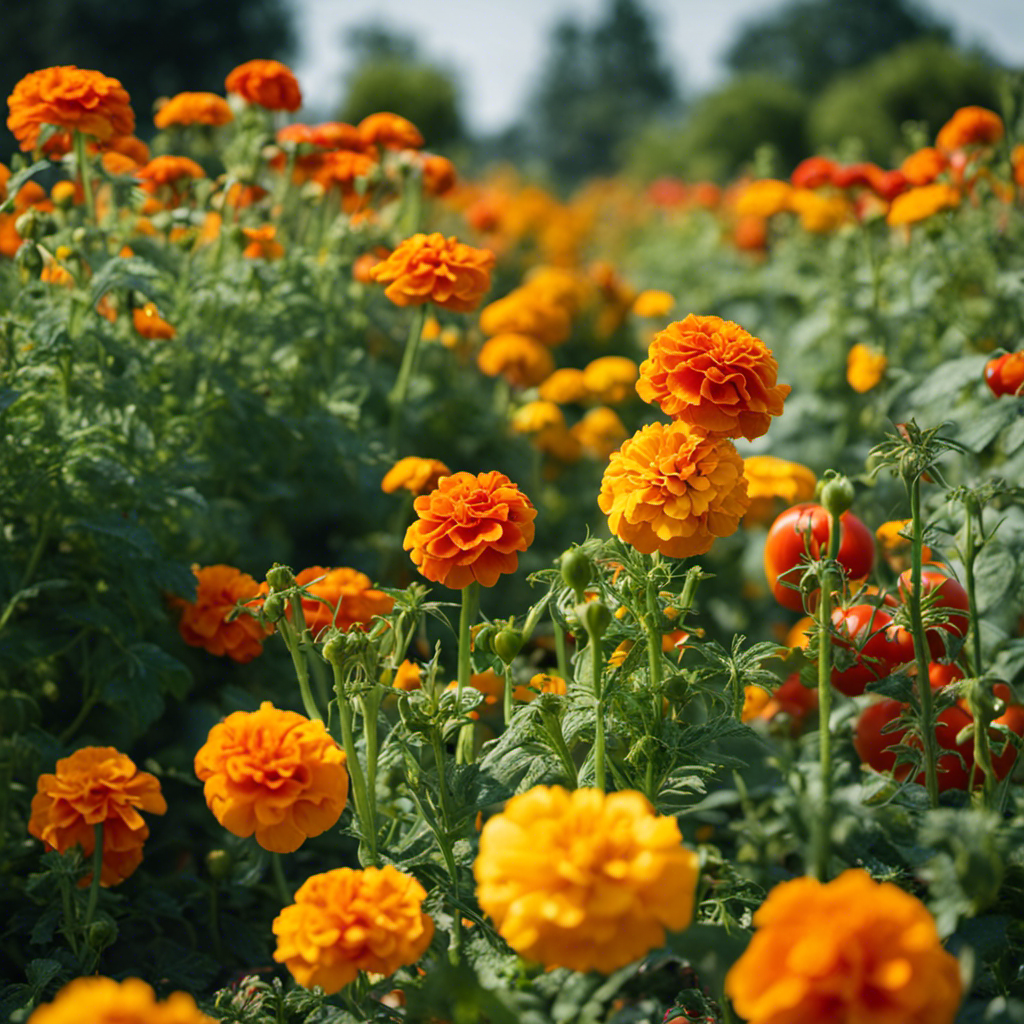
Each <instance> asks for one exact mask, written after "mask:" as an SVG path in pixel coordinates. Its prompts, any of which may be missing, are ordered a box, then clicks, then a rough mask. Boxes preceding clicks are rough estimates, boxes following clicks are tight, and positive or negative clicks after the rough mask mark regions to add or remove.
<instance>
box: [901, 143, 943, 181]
mask: <svg viewBox="0 0 1024 1024" xmlns="http://www.w3.org/2000/svg"><path fill="white" fill-rule="evenodd" d="M947 164H948V161H947V160H946V156H945V154H944V153H943V152H942V151H941V150H938V149H935V148H934V147H932V146H925V147H924V148H923V149H919V150H917V151H916V152H914V153H911V154H910V156H908V157H907V158H906V160H904V161H903V163H901V164H900V170H901V171H902V172H903V177H904V178H906V179H907V181H908V182H909V183H910V184H911V185H930V184H931V183H932V182H933V181H934V180H935V179H936V178H937V177H938V176H939V175H940V174H941V173H942V172H943V171H944V170H945V169H946V166H947Z"/></svg>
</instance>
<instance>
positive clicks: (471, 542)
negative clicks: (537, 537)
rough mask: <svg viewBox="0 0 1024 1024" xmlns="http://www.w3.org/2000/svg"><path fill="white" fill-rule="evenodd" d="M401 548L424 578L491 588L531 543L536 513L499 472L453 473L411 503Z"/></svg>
mask: <svg viewBox="0 0 1024 1024" xmlns="http://www.w3.org/2000/svg"><path fill="white" fill-rule="evenodd" d="M413 507H414V508H415V509H416V514H417V516H418V517H419V518H418V519H417V520H416V522H414V523H412V524H411V525H410V527H409V529H408V530H406V533H405V540H404V541H403V544H402V546H403V547H404V548H405V550H406V551H408V552H409V557H410V558H412V561H413V564H414V565H415V566H416V568H417V569H419V571H420V572H421V573H422V574H423V575H424V576H426V578H427V579H428V580H433V581H434V582H435V583H443V584H444V585H445V586H446V587H451V588H452V590H461V589H462V588H463V587H468V586H469V585H470V583H472V582H474V581H477V582H479V583H481V584H483V586H485V587H493V586H494V584H495V583H497V582H498V577H499V576H501V574H502V573H509V572H515V571H516V569H517V568H518V567H519V555H518V554H517V552H519V551H525V550H526V549H527V548H528V547H529V546H530V545H531V544H532V543H533V532H534V525H533V520H534V518H535V517H536V515H537V510H536V509H535V508H534V507H533V505H532V504H531V502H530V499H529V498H527V497H526V495H525V494H523V493H522V491H520V490H519V488H518V487H517V486H516V485H515V484H514V483H512V481H511V480H509V478H508V477H507V476H505V474H504V473H498V472H497V471H491V472H490V473H480V474H478V475H474V474H473V473H453V474H452V475H451V476H446V477H444V478H443V479H442V480H441V481H440V483H439V484H438V485H437V489H436V490H434V491H431V493H430V494H425V495H423V496H422V497H420V498H417V499H416V501H415V502H414V504H413Z"/></svg>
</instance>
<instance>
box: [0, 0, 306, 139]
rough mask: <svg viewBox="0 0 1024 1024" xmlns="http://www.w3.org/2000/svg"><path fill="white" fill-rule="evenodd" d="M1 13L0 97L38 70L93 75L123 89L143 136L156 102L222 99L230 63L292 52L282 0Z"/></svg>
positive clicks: (163, 1) (79, 0) (42, 7)
mask: <svg viewBox="0 0 1024 1024" xmlns="http://www.w3.org/2000/svg"><path fill="white" fill-rule="evenodd" d="M2 6H3V32H2V33H0V89H3V97H4V98H6V97H7V96H9V95H10V93H11V90H12V89H13V88H14V84H15V83H16V82H17V81H18V80H19V79H21V78H23V77H24V76H25V75H27V74H29V73H30V72H32V71H37V70H39V69H40V68H45V67H50V66H51V65H54V64H77V65H78V66H79V67H83V68H93V69H95V70H97V71H102V72H103V73H104V74H106V75H111V76H112V77H114V78H117V79H119V80H120V81H121V84H122V85H123V86H124V87H125V88H126V89H127V90H128V93H129V95H130V96H131V98H132V106H133V107H134V108H135V112H136V116H137V118H138V122H139V132H140V134H142V135H146V134H150V133H151V132H152V120H151V111H152V107H153V102H154V100H156V98H157V97H158V96H169V95H172V94H173V93H176V92H181V91H183V90H193V91H201V90H207V91H210V92H223V90H224V79H225V78H226V77H227V73H228V72H229V71H230V70H231V69H232V68H233V67H235V66H236V65H238V64H241V63H242V62H243V61H246V60H251V59H252V58H253V57H276V58H278V59H284V60H287V59H289V58H290V57H291V56H292V55H293V53H294V50H295V32H294V28H293V24H292V15H291V6H290V5H289V4H288V3H287V2H286V0H217V2H216V3H199V2H197V0H159V2H158V3H151V4H147V3H142V2H140V0H4V3H3V5H2ZM4 145H6V141H5V143H4Z"/></svg>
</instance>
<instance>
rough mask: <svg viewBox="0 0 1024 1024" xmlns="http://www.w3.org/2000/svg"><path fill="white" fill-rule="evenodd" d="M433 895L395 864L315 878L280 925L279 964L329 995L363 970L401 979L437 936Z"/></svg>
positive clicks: (283, 914)
mask: <svg viewBox="0 0 1024 1024" xmlns="http://www.w3.org/2000/svg"><path fill="white" fill-rule="evenodd" d="M426 896H427V893H426V890H425V889H424V888H423V886H422V885H420V883H419V882H417V881H416V879H415V878H413V877H411V876H410V875H406V874H403V873H402V872H401V871H399V870H398V869H397V868H393V867H392V866H391V865H390V864H389V865H387V866H386V867H383V868H365V869H364V870H362V871H356V870H353V869H352V868H335V869H334V870H333V871H327V872H325V873H324V874H322V875H313V876H312V877H311V878H310V879H308V880H307V881H306V882H305V884H303V885H302V887H301V888H300V889H299V891H298V892H297V893H296V894H295V902H294V903H293V904H292V905H291V906H289V907H285V908H284V909H283V910H282V911H281V913H280V914H279V915H278V916H277V918H275V920H274V924H273V931H274V934H275V935H276V936H277V949H276V950H275V951H274V959H275V960H276V961H277V962H278V963H283V964H284V965H285V966H286V967H287V968H288V970H289V971H290V972H291V974H292V977H293V978H295V980H296V981H297V982H298V983H299V984H300V985H302V986H303V987H304V988H312V987H313V986H314V985H319V986H320V987H321V988H322V989H323V990H324V991H325V992H327V993H328V995H331V994H333V993H335V992H337V991H339V990H340V989H342V988H344V987H345V986H346V985H348V984H349V983H350V982H352V981H354V980H355V978H356V976H357V975H358V974H359V972H360V971H370V972H372V973H374V974H385V975H390V974H394V973H395V971H397V970H398V968H399V967H404V966H405V965H407V964H413V963H415V962H416V961H417V960H419V958H420V957H421V956H422V955H423V954H424V953H425V952H426V950H427V947H428V946H429V945H430V940H431V939H432V938H433V937H434V922H433V919H432V918H431V917H429V916H428V915H427V914H424V913H423V910H422V907H423V901H424V899H426Z"/></svg>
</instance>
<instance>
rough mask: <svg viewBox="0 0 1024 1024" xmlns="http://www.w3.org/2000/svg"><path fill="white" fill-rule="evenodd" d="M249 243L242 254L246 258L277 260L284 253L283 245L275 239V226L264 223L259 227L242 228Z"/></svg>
mask: <svg viewBox="0 0 1024 1024" xmlns="http://www.w3.org/2000/svg"><path fill="white" fill-rule="evenodd" d="M242 234H243V235H245V239H246V241H247V242H248V243H249V244H248V245H247V246H246V247H245V248H244V249H243V250H242V256H243V257H245V259H247V260H279V259H280V258H281V257H282V256H283V255H284V246H283V245H282V244H281V243H280V242H278V241H277V239H276V236H277V227H276V226H275V225H273V224H265V225H264V226H263V227H261V228H242Z"/></svg>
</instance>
